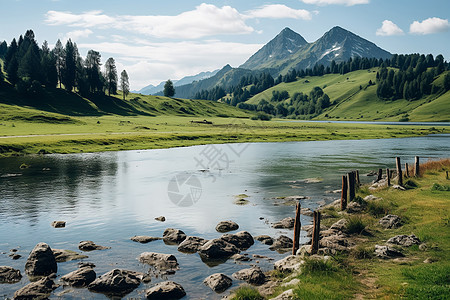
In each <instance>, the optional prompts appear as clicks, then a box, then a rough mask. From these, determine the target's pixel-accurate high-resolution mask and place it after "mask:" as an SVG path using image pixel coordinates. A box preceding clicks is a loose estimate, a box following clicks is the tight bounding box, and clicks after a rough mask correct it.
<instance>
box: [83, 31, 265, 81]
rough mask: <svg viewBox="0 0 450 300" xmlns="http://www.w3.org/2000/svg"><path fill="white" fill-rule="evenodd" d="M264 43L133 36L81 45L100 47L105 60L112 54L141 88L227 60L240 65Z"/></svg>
mask: <svg viewBox="0 0 450 300" xmlns="http://www.w3.org/2000/svg"><path fill="white" fill-rule="evenodd" d="M262 46H263V45H261V44H241V43H231V42H222V41H217V40H211V41H202V42H194V41H183V42H166V43H151V42H148V41H145V40H130V41H129V42H128V43H121V42H101V43H81V44H78V49H80V50H81V52H84V53H86V52H87V51H88V50H90V49H95V50H96V51H100V53H101V54H102V57H103V60H105V59H106V57H110V56H113V57H114V58H115V59H116V61H117V62H120V63H121V66H122V68H125V69H126V70H127V72H128V75H129V76H130V84H131V88H132V89H139V88H142V87H143V86H145V85H148V84H150V83H151V84H158V83H160V82H161V81H163V80H167V79H168V78H171V79H180V78H182V77H184V76H188V75H195V74H197V73H200V72H202V71H207V70H210V71H212V70H215V69H217V68H220V67H223V66H224V65H226V64H228V63H229V64H231V65H234V66H237V65H240V64H242V63H243V62H244V61H245V60H246V59H247V58H248V57H250V56H251V55H252V54H253V53H255V52H256V51H257V50H258V49H260V48H261V47H262ZM136 62H139V63H136ZM118 66H119V63H118Z"/></svg>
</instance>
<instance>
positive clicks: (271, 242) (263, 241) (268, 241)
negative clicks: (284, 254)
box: [255, 235, 273, 245]
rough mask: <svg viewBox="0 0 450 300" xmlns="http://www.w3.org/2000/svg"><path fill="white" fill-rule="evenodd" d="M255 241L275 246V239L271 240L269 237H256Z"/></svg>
mask: <svg viewBox="0 0 450 300" xmlns="http://www.w3.org/2000/svg"><path fill="white" fill-rule="evenodd" d="M255 240H257V241H260V242H261V243H263V244H265V245H272V244H273V238H271V237H270V236H268V235H258V236H255Z"/></svg>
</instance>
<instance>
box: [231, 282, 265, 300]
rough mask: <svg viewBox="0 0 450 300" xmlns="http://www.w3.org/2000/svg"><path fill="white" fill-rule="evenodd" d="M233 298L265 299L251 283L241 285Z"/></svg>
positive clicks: (243, 299) (239, 299)
mask: <svg viewBox="0 0 450 300" xmlns="http://www.w3.org/2000/svg"><path fill="white" fill-rule="evenodd" d="M231 299H232V300H263V299H264V297H263V296H261V295H260V294H259V292H258V290H257V289H255V288H254V287H252V286H249V285H243V286H241V287H239V288H238V289H237V290H236V291H235V292H234V295H233V298H231Z"/></svg>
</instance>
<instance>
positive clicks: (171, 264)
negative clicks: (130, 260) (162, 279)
mask: <svg viewBox="0 0 450 300" xmlns="http://www.w3.org/2000/svg"><path fill="white" fill-rule="evenodd" d="M138 259H139V261H140V262H142V263H146V264H149V265H151V266H153V267H155V268H156V269H158V270H176V269H178V261H177V258H176V257H175V256H174V255H172V254H163V253H156V252H144V253H141V255H139V257H138Z"/></svg>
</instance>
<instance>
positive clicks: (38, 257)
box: [25, 243, 58, 276]
mask: <svg viewBox="0 0 450 300" xmlns="http://www.w3.org/2000/svg"><path fill="white" fill-rule="evenodd" d="M57 271H58V266H57V265H56V259H55V256H54V255H53V251H52V249H51V248H50V246H49V245H47V244H46V243H39V244H37V245H36V246H35V247H34V249H33V250H32V251H31V253H30V256H28V259H27V262H26V263H25V272H26V273H27V275H28V276H48V275H50V274H52V273H56V272H57Z"/></svg>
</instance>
